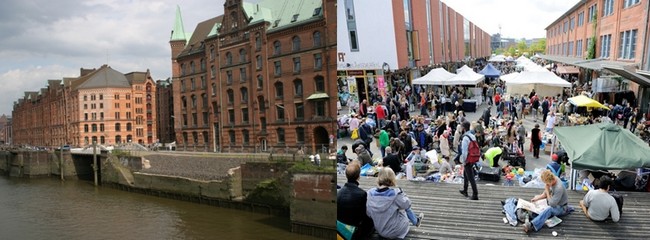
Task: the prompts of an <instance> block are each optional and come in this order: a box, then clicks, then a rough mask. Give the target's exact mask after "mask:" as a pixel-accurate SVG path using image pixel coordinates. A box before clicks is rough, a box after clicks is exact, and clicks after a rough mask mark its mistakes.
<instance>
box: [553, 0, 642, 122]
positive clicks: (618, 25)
mask: <svg viewBox="0 0 650 240" xmlns="http://www.w3.org/2000/svg"><path fill="white" fill-rule="evenodd" d="M648 9H649V5H648V1H641V0H582V1H580V2H578V3H577V4H576V5H574V6H573V7H572V8H571V9H569V10H568V11H567V12H566V13H564V14H563V15H562V16H561V17H559V18H558V19H556V20H555V21H554V22H553V23H551V24H550V25H549V26H548V27H547V28H546V37H547V43H546V46H547V48H546V55H545V56H543V58H546V59H548V60H551V61H554V62H559V63H563V64H568V65H574V66H577V67H580V69H581V73H582V76H583V77H582V78H581V80H593V81H595V82H594V83H596V81H614V80H613V79H623V81H621V82H620V83H616V85H618V87H617V89H616V91H626V90H630V91H632V92H634V93H635V94H636V96H637V98H638V99H639V101H638V103H639V104H638V106H639V108H640V109H641V110H642V112H644V113H645V112H647V111H648V99H649V98H650V92H649V91H648V87H650V78H649V77H650V74H647V70H649V63H648V57H649V56H648V50H649V49H648V47H647V46H648V26H649V25H648V16H649V14H648ZM592 43H593V46H592V48H591V50H590V45H591V44H592ZM643 70H646V71H643ZM594 85H595V84H594ZM608 95H611V94H601V95H600V99H599V100H602V101H606V102H609V103H613V102H614V101H615V99H613V97H610V96H608Z"/></svg>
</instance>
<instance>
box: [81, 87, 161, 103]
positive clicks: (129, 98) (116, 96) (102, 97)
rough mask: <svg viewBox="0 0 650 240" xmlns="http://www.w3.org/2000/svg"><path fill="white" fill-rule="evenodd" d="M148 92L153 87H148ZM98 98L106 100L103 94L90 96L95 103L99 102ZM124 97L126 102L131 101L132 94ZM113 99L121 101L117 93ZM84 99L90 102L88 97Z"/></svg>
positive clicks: (85, 96)
mask: <svg viewBox="0 0 650 240" xmlns="http://www.w3.org/2000/svg"><path fill="white" fill-rule="evenodd" d="M147 90H148V91H149V90H151V87H150V86H147ZM97 96H99V100H104V95H103V94H99V95H95V94H91V95H90V101H95V100H97ZM124 97H125V98H126V100H131V94H125V95H124ZM113 98H115V100H120V94H119V93H116V94H115V95H114V96H113ZM83 99H84V101H88V95H84V96H83Z"/></svg>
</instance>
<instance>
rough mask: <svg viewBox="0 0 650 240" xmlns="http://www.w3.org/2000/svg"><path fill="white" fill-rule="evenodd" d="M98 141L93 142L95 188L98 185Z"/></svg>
mask: <svg viewBox="0 0 650 240" xmlns="http://www.w3.org/2000/svg"><path fill="white" fill-rule="evenodd" d="M97 169H98V168H97V141H93V173H94V175H95V187H96V186H98V184H97Z"/></svg>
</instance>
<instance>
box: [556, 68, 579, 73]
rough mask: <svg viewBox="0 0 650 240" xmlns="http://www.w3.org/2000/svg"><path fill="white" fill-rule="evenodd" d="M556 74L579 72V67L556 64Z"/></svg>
mask: <svg viewBox="0 0 650 240" xmlns="http://www.w3.org/2000/svg"><path fill="white" fill-rule="evenodd" d="M555 71H556V72H557V73H558V74H579V73H580V69H578V68H577V67H574V66H557V69H556V70H555Z"/></svg>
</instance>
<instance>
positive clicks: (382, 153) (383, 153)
mask: <svg viewBox="0 0 650 240" xmlns="http://www.w3.org/2000/svg"><path fill="white" fill-rule="evenodd" d="M379 151H381V157H382V158H384V157H385V156H386V147H384V146H381V147H379Z"/></svg>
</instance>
